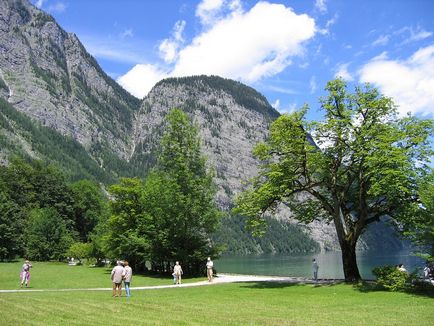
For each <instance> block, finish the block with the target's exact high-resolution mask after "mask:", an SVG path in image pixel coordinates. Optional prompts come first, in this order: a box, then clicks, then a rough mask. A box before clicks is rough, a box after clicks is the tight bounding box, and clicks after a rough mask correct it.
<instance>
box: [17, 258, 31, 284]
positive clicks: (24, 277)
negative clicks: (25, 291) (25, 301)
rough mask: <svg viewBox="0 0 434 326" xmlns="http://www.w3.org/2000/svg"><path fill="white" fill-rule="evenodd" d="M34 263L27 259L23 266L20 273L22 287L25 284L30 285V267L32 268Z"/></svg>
mask: <svg viewBox="0 0 434 326" xmlns="http://www.w3.org/2000/svg"><path fill="white" fill-rule="evenodd" d="M32 267H33V266H32V264H30V262H29V261H28V260H26V261H25V262H24V264H23V266H22V267H21V273H20V280H21V283H20V287H23V284H25V285H26V287H28V286H29V285H30V268H32Z"/></svg>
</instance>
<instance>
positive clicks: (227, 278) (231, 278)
mask: <svg viewBox="0 0 434 326" xmlns="http://www.w3.org/2000/svg"><path fill="white" fill-rule="evenodd" d="M169 281H170V280H169ZM243 282H276V283H291V284H335V283H340V282H343V280H339V279H319V280H318V281H313V280H312V279H309V278H305V277H283V276H258V275H239V274H218V275H217V276H216V277H214V279H213V281H212V282H208V281H200V282H194V283H184V284H178V285H175V284H170V285H154V286H137V287H131V290H134V291H136V290H157V289H169V288H183V287H193V286H207V285H208V286H209V285H215V284H224V283H243ZM72 291H112V288H81V289H26V288H20V289H15V290H0V293H17V292H22V293H25V292H72Z"/></svg>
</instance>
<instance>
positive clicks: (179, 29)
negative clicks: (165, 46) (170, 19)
mask: <svg viewBox="0 0 434 326" xmlns="http://www.w3.org/2000/svg"><path fill="white" fill-rule="evenodd" d="M185 25H186V22H185V20H179V21H177V22H176V23H175V26H174V27H173V38H174V39H175V40H176V41H178V42H183V41H184V38H183V36H182V33H183V32H184V29H185Z"/></svg>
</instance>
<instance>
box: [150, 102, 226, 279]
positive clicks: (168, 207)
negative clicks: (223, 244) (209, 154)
mask: <svg viewBox="0 0 434 326" xmlns="http://www.w3.org/2000/svg"><path fill="white" fill-rule="evenodd" d="M165 121H166V128H165V133H164V135H163V137H162V139H161V151H160V155H159V157H158V162H157V167H156V170H155V173H154V174H153V175H152V177H150V178H149V180H148V182H147V186H146V189H147V192H146V195H145V202H146V203H147V205H148V206H147V207H148V210H149V212H150V215H151V216H153V218H154V224H155V226H156V230H157V232H158V233H157V236H158V238H159V239H160V240H161V241H160V242H159V243H158V241H157V244H158V246H157V247H155V246H154V247H153V261H154V262H155V263H156V265H157V266H158V265H160V266H161V265H162V263H163V262H171V263H173V262H174V261H175V260H179V261H180V262H181V263H182V265H183V270H184V272H185V273H193V274H197V273H200V271H201V270H202V266H201V265H202V264H203V261H205V260H206V257H207V256H211V255H212V256H215V255H216V249H217V248H215V246H214V245H213V244H212V243H211V241H210V235H211V233H212V232H213V231H215V230H216V227H217V225H218V222H219V218H220V216H221V214H220V212H219V210H218V209H217V206H216V204H215V201H214V197H215V192H216V188H215V185H214V183H213V174H212V173H211V172H209V171H207V168H206V159H205V157H204V156H203V155H202V154H201V150H200V139H199V134H198V129H197V127H196V126H194V125H193V124H192V122H191V121H190V120H189V118H188V116H187V115H186V114H185V113H183V112H182V111H181V110H179V109H173V110H171V111H170V113H169V114H168V115H167V116H166V118H165ZM154 243H155V242H154Z"/></svg>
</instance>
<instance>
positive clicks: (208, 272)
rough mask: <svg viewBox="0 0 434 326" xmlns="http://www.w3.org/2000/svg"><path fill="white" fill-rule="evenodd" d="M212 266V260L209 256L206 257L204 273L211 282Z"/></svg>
mask: <svg viewBox="0 0 434 326" xmlns="http://www.w3.org/2000/svg"><path fill="white" fill-rule="evenodd" d="M213 267H214V263H213V262H212V260H211V257H208V260H207V262H206V275H207V276H208V282H212V276H213Z"/></svg>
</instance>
